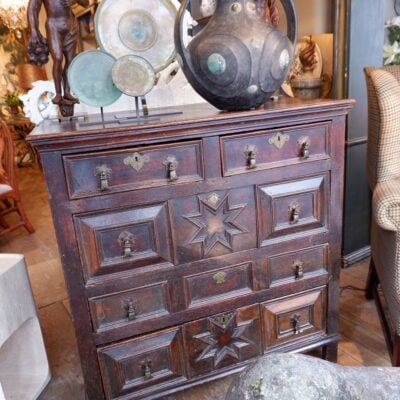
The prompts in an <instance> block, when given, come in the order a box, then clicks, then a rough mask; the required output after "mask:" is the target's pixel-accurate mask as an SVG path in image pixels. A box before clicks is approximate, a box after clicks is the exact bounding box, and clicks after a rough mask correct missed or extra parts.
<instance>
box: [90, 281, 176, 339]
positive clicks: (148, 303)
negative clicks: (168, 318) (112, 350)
mask: <svg viewBox="0 0 400 400" xmlns="http://www.w3.org/2000/svg"><path fill="white" fill-rule="evenodd" d="M89 307H90V313H91V316H92V322H93V328H94V331H95V332H99V331H107V330H109V329H113V328H117V327H120V326H123V325H127V324H140V323H141V322H142V321H145V320H149V319H156V318H158V317H160V316H161V315H166V314H169V310H170V309H171V304H170V299H169V294H168V284H167V283H166V282H159V283H154V284H152V285H149V286H144V287H140V288H137V289H133V290H126V291H124V292H120V293H113V294H109V295H105V296H99V297H94V298H91V299H89Z"/></svg>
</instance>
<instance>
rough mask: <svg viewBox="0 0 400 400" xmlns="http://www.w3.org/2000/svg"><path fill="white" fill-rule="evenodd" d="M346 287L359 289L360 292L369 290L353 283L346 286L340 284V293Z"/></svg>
mask: <svg viewBox="0 0 400 400" xmlns="http://www.w3.org/2000/svg"><path fill="white" fill-rule="evenodd" d="M346 289H351V290H359V291H360V292H365V291H366V290H367V288H366V287H365V288H360V287H357V286H353V285H346V286H340V287H339V293H340V294H342V292H343V290H346Z"/></svg>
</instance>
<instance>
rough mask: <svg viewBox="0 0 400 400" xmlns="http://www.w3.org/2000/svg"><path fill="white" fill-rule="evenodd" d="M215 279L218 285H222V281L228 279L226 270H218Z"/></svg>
mask: <svg viewBox="0 0 400 400" xmlns="http://www.w3.org/2000/svg"><path fill="white" fill-rule="evenodd" d="M213 279H214V281H215V283H216V284H217V285H221V284H222V283H225V281H226V272H222V271H220V272H217V273H216V274H215V275H214V276H213Z"/></svg>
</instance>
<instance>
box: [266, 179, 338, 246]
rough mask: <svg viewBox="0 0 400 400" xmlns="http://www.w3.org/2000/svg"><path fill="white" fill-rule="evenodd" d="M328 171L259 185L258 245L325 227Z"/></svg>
mask: <svg viewBox="0 0 400 400" xmlns="http://www.w3.org/2000/svg"><path fill="white" fill-rule="evenodd" d="M329 186H330V184H329V175H328V174H323V175H319V176H314V177H309V178H303V179H296V180H291V181H287V182H284V183H275V184H267V185H261V186H259V187H258V197H259V210H258V212H259V222H260V223H259V229H260V245H261V246H265V245H267V244H269V243H271V242H275V241H277V240H281V239H286V240H287V239H292V238H294V237H295V236H298V235H300V236H304V235H310V234H313V233H318V232H320V231H324V230H325V231H326V230H327V229H328V226H327V220H328V218H327V216H328V209H327V208H328V189H329Z"/></svg>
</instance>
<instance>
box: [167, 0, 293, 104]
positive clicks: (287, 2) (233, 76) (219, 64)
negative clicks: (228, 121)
mask: <svg viewBox="0 0 400 400" xmlns="http://www.w3.org/2000/svg"><path fill="white" fill-rule="evenodd" d="M281 3H282V6H283V9H284V11H285V14H286V21H287V36H286V35H284V34H283V33H282V32H280V31H279V30H277V29H276V28H275V27H273V26H272V25H271V24H269V23H267V22H265V21H264V19H263V18H262V17H261V16H260V15H259V13H258V12H257V9H256V5H255V3H254V1H253V0H218V1H217V5H216V9H215V12H214V14H213V16H212V17H211V19H210V20H209V22H208V23H207V25H206V26H205V27H204V28H203V29H202V30H201V31H200V32H199V33H198V34H197V35H195V36H194V38H193V39H192V40H191V41H190V43H189V45H188V46H187V47H186V46H185V45H184V43H183V29H184V24H183V20H184V13H185V10H186V9H187V8H188V6H189V5H190V0H183V1H182V3H181V7H180V9H179V12H178V14H177V18H176V21H175V30H174V37H175V47H176V51H177V53H178V61H179V62H180V64H181V66H182V69H183V72H184V74H185V76H186V78H187V80H188V81H189V83H190V84H191V85H192V86H193V88H194V89H195V90H196V91H197V92H198V93H199V94H200V95H201V96H202V97H203V98H204V99H205V100H207V101H208V102H210V103H211V104H213V105H214V106H215V107H217V108H219V109H222V110H248V109H252V108H257V107H259V106H260V105H262V104H263V103H265V101H266V100H267V99H268V98H269V97H270V96H271V95H272V94H273V93H274V92H275V91H276V90H277V89H278V88H279V87H280V85H281V84H282V82H283V81H284V80H285V77H286V74H287V72H288V69H289V66H290V64H291V62H292V58H293V49H294V44H295V42H296V33H297V22H296V14H295V9H294V6H293V3H292V0H282V1H281Z"/></svg>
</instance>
